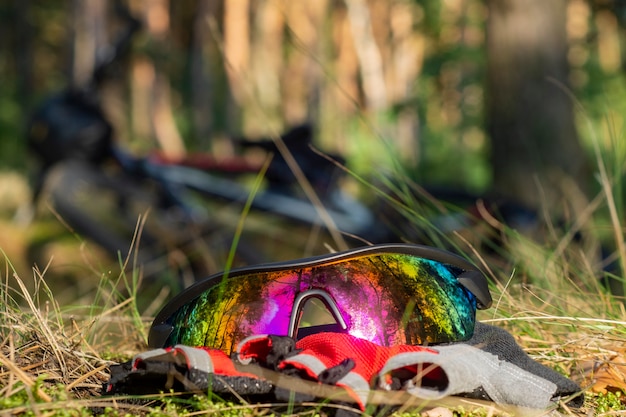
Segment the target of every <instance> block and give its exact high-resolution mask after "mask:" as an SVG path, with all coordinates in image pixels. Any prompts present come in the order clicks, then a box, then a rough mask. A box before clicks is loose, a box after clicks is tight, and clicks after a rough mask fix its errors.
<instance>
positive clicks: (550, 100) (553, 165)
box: [486, 0, 591, 215]
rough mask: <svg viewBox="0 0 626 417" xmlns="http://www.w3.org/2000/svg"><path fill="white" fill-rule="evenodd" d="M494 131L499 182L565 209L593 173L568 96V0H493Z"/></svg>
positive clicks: (535, 203)
mask: <svg viewBox="0 0 626 417" xmlns="http://www.w3.org/2000/svg"><path fill="white" fill-rule="evenodd" d="M487 4H488V8H489V19H488V22H487V53H488V57H487V91H486V117H487V131H488V134H489V135H490V136H491V146H492V149H491V150H492V154H491V163H492V167H493V180H494V186H495V189H496V190H497V191H500V192H501V193H502V194H504V195H508V196H509V197H513V198H516V199H518V200H519V201H521V202H523V203H526V204H528V205H530V206H532V207H535V208H540V207H544V208H549V210H550V211H552V209H556V210H557V211H558V212H559V213H560V214H561V215H562V214H564V213H567V211H568V210H572V211H573V213H574V214H580V213H581V211H582V210H583V209H584V208H585V204H586V199H585V195H586V193H587V181H589V180H590V178H591V177H590V175H589V170H588V165H587V161H586V158H585V154H584V152H583V149H582V147H581V145H580V143H579V141H578V136H577V132H576V128H575V124H574V116H573V109H572V107H573V105H572V100H571V98H570V97H569V96H568V94H567V92H566V91H564V90H565V89H567V85H568V75H569V74H568V71H569V68H568V63H567V47H568V45H567V39H566V31H565V23H566V1H565V0H550V1H545V0H528V1H525V2H521V1H517V0H489V1H488V2H487Z"/></svg>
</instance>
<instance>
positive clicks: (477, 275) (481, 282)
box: [457, 270, 492, 309]
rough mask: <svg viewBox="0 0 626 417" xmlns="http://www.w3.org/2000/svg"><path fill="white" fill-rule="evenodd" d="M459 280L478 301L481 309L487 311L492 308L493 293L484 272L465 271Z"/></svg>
mask: <svg viewBox="0 0 626 417" xmlns="http://www.w3.org/2000/svg"><path fill="white" fill-rule="evenodd" d="M457 279H458V280H459V282H460V283H461V284H462V285H463V286H464V287H465V288H467V289H468V290H470V292H471V293H472V294H474V296H476V299H477V300H478V304H479V306H478V307H479V308H480V309H485V308H489V307H491V303H492V300H491V293H490V292H489V285H488V283H487V278H485V276H484V275H483V273H482V272H480V271H477V270H468V271H463V272H462V273H461V274H460V275H459V276H458V277H457Z"/></svg>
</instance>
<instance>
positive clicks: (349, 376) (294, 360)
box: [279, 353, 370, 409]
mask: <svg viewBox="0 0 626 417" xmlns="http://www.w3.org/2000/svg"><path fill="white" fill-rule="evenodd" d="M289 367H291V368H295V369H298V370H300V371H303V372H305V373H306V376H308V377H309V378H311V379H313V380H315V381H320V374H322V373H323V372H324V371H326V370H327V369H328V368H329V366H328V365H326V364H325V363H324V362H322V361H321V360H320V359H319V358H317V357H315V356H313V355H310V354H307V353H300V354H297V355H294V356H292V357H290V358H288V359H285V360H284V361H283V362H281V364H280V366H279V369H281V370H285V369H286V368H289ZM335 385H337V386H338V387H342V388H344V389H345V390H346V391H347V392H348V394H349V395H350V397H352V398H353V399H354V400H355V401H356V402H357V403H358V404H359V407H361V409H365V404H366V402H367V397H368V395H369V392H370V384H369V382H368V381H367V380H366V379H365V378H364V377H363V376H361V375H359V374H357V373H356V372H348V373H346V375H345V376H343V377H342V378H340V379H339V380H338V381H337V382H336V383H335Z"/></svg>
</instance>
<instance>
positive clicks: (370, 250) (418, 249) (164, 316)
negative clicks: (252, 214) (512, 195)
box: [148, 243, 492, 348]
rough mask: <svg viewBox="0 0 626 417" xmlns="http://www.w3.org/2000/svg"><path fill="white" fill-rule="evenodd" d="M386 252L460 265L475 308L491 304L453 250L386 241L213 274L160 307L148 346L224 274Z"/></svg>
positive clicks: (482, 282) (482, 283)
mask: <svg viewBox="0 0 626 417" xmlns="http://www.w3.org/2000/svg"><path fill="white" fill-rule="evenodd" d="M385 253H397V254H405V255H412V256H415V257H418V258H424V259H430V260H432V261H436V262H440V263H443V264H449V265H452V266H454V267H456V268H459V269H460V270H461V271H462V272H461V273H460V274H459V275H458V276H457V280H458V281H459V283H460V284H461V285H463V286H464V287H465V288H466V289H467V290H469V291H470V292H471V293H472V294H473V295H474V296H475V297H476V301H477V308H478V309H481V310H483V309H487V308H489V307H491V304H492V298H491V293H490V292H489V284H488V281H487V277H485V275H484V274H483V273H482V271H481V270H480V269H478V268H477V267H476V266H475V265H474V264H472V263H471V262H469V261H467V260H466V259H464V258H462V257H461V256H459V255H456V254H454V253H452V252H448V251H445V250H442V249H438V248H434V247H432V246H425V245H415V244H404V243H385V244H378V245H372V246H364V247H361V248H356V249H350V250H346V251H342V252H337V253H331V254H325V255H318V256H314V257H309V258H302V259H296V260H290V261H282V262H274V263H268V264H262V265H254V266H247V267H243V268H236V269H232V270H230V271H228V273H227V274H225V273H224V272H219V273H217V274H213V275H211V276H209V277H207V278H205V279H203V280H202V281H198V282H197V283H195V284H193V285H192V286H190V287H188V288H186V289H185V290H183V291H182V292H181V293H179V294H178V295H177V296H175V297H174V298H172V299H171V300H170V301H169V302H168V303H167V304H166V305H165V306H164V307H163V308H162V309H161V311H160V312H159V313H158V314H157V315H156V317H155V318H154V321H153V322H152V326H150V332H149V334H148V346H150V347H151V348H161V347H163V345H164V344H165V341H166V340H167V337H168V336H169V334H170V333H171V331H172V326H171V325H170V324H168V323H167V320H168V319H169V318H170V317H171V316H172V314H174V313H175V312H176V311H178V309H179V308H180V307H182V306H183V305H185V304H187V303H188V302H190V301H192V300H194V299H195V298H197V297H199V296H200V295H201V294H202V293H203V292H204V291H206V290H208V289H210V288H213V287H215V286H217V285H219V284H220V283H221V282H222V281H223V279H224V278H225V277H226V279H231V278H236V277H240V276H244V275H250V274H258V273H263V272H276V271H282V270H289V269H298V268H308V267H314V266H318V265H323V264H326V263H330V262H333V263H334V262H338V261H342V260H344V259H352V258H356V257H362V256H368V255H377V254H385Z"/></svg>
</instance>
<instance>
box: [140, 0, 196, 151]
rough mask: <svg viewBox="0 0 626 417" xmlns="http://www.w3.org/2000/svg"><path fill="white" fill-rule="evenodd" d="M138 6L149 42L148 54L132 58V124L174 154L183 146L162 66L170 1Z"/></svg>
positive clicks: (183, 149)
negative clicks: (149, 51) (149, 52)
mask: <svg viewBox="0 0 626 417" xmlns="http://www.w3.org/2000/svg"><path fill="white" fill-rule="evenodd" d="M141 6H142V7H141V9H140V13H141V14H142V15H143V19H142V20H143V21H144V22H145V30H146V31H147V33H148V34H149V35H150V39H151V42H153V44H152V45H150V48H151V49H150V50H151V56H150V57H147V56H146V57H140V58H138V59H136V60H135V62H134V68H133V90H134V91H133V100H134V103H133V113H134V114H133V120H134V121H135V123H136V124H135V126H134V127H135V129H136V131H138V132H140V133H144V134H145V133H148V132H149V133H150V134H151V135H153V136H154V138H155V139H156V141H157V143H158V145H159V147H160V148H161V150H162V151H163V152H164V153H165V154H166V155H169V156H172V157H178V156H181V155H183V154H184V153H185V152H186V149H185V144H184V142H183V139H182V137H181V136H180V132H179V131H178V127H177V126H176V122H175V119H174V114H173V109H172V92H171V87H170V80H169V77H170V74H167V72H166V71H165V70H164V67H165V65H166V59H167V54H166V52H168V51H170V48H169V46H170V45H169V42H168V40H169V38H170V36H171V30H170V9H169V7H170V4H169V0H154V1H150V2H144V3H142V4H141ZM148 121H149V122H148Z"/></svg>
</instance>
